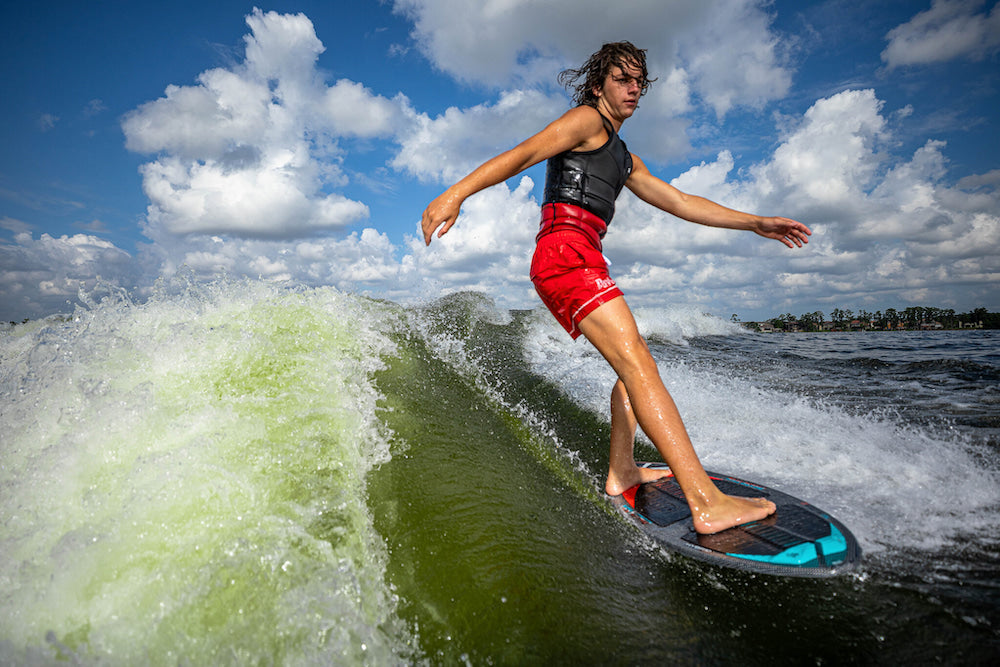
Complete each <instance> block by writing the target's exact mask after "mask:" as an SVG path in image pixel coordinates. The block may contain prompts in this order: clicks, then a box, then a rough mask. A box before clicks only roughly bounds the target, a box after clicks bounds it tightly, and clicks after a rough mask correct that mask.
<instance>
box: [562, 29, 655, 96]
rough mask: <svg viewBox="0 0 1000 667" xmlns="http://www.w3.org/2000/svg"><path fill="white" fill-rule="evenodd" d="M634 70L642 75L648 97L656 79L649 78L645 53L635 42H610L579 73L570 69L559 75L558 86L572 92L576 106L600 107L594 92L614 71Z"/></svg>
mask: <svg viewBox="0 0 1000 667" xmlns="http://www.w3.org/2000/svg"><path fill="white" fill-rule="evenodd" d="M630 65H632V66H635V67H636V68H637V69H639V70H640V71H642V91H641V92H640V93H639V95H640V96H642V95H645V94H646V91H648V90H649V86H650V84H651V83H653V81H656V79H650V78H649V72H648V71H647V70H646V49H640V48H637V47H636V46H635V45H634V44H632V42H611V43H609V44H605V45H604V46H602V47H601V49H600V51H597V52H596V53H594V54H593V55H591V56H590V58H588V59H587V62H585V63H584V64H583V66H582V67H580V68H579V69H567V70H563V71H562V72H560V73H559V83H560V84H561V85H563V86H565V87H566V89H567V90H572V93H573V102H574V103H575V104H577V105H582V104H586V105H588V106H596V105H597V96H596V95H594V88H600V87H601V86H603V85H604V80H605V79H606V78H607V77H608V73H609V72H611V68H612V67H615V66H617V67H621V68H623V69H624V68H625V67H628V66H630Z"/></svg>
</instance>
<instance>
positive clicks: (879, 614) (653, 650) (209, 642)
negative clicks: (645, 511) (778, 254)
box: [0, 280, 1000, 665]
mask: <svg viewBox="0 0 1000 667" xmlns="http://www.w3.org/2000/svg"><path fill="white" fill-rule="evenodd" d="M539 317H540V315H539V314H538V313H537V312H530V313H528V312H524V313H513V314H508V313H499V312H497V311H496V309H495V308H494V307H493V306H492V304H491V303H490V302H489V301H488V300H486V299H485V298H483V297H480V296H476V295H472V294H460V295H454V296H452V297H448V298H446V299H442V300H440V301H438V302H436V303H435V304H433V305H430V306H426V307H422V308H402V307H400V306H396V305H393V304H389V303H382V302H377V301H372V300H369V299H364V298H360V297H356V296H352V295H345V294H342V293H339V292H337V291H336V290H332V289H314V290H289V289H284V288H280V287H276V286H270V285H267V284H264V283H254V282H240V283H229V282H222V283H218V284H213V285H197V286H196V285H191V284H187V283H185V282H184V281H183V280H177V281H174V282H172V283H169V284H166V285H164V286H162V287H161V289H160V291H159V292H157V293H156V294H154V295H153V296H152V297H151V298H150V299H149V301H148V302H146V303H143V304H134V303H131V302H130V301H129V300H128V299H125V298H122V297H120V296H115V295H114V294H111V295H108V297H107V298H106V299H104V301H103V302H100V303H97V302H94V303H92V304H91V305H90V307H89V308H86V309H81V310H80V311H78V312H77V313H76V314H75V315H74V316H73V317H71V318H69V319H51V320H48V321H45V322H36V323H31V324H29V325H26V326H18V327H14V328H8V329H4V330H0V397H2V402H0V420H2V426H3V431H2V446H0V503H2V504H0V507H2V514H0V553H2V555H3V559H4V561H3V562H4V564H5V567H4V568H3V569H0V664H61V663H74V664H110V665H134V664H155V665H160V664H162V665H174V664H197V665H200V664H213V665H214V664H233V665H244V664H289V665H300V664H320V665H331V664H332V665H356V664H362V665H366V664H370V665H391V664H435V665H436V664H445V665H451V664H463V663H468V664H475V665H479V664H497V665H525V664H527V665H535V664H537V665H552V664H566V665H569V664H573V665H579V664H601V665H604V664H649V663H654V664H720V665H725V664H733V663H734V662H736V663H739V664H746V665H773V664H803V663H807V664H884V663H885V662H890V663H893V664H906V663H911V662H915V663H920V662H923V661H927V660H930V659H933V660H935V661H939V662H945V663H959V664H979V663H988V662H990V661H991V660H992V659H993V658H995V657H996V654H997V651H998V647H1000V641H998V638H997V636H996V633H995V630H994V625H993V620H992V619H993V618H994V617H995V612H996V609H995V607H994V606H992V604H991V602H990V600H991V599H992V598H990V597H989V594H988V593H989V590H990V589H989V588H988V586H986V585H985V584H983V583H982V582H983V581H988V580H989V577H990V575H989V572H990V570H989V567H990V566H989V564H988V559H986V560H984V559H983V556H982V555H981V554H986V555H987V556H988V554H989V553H991V552H990V551H989V550H990V549H994V548H995V547H994V546H991V543H989V542H988V540H987V541H984V542H983V543H982V544H978V545H974V546H973V547H970V550H969V553H970V554H972V555H971V556H969V557H968V558H967V559H966V560H961V559H956V560H954V561H951V562H952V563H953V564H954V565H951V566H949V567H952V568H964V569H961V572H966V573H968V574H969V576H973V577H976V578H977V579H976V581H977V582H978V583H976V585H975V586H973V587H970V588H969V589H968V591H969V592H966V590H965V589H964V588H963V587H962V586H960V585H958V584H956V583H954V582H955V581H959V583H961V580H960V579H959V580H956V579H955V578H954V577H952V578H942V575H943V574H949V573H946V572H944V571H943V570H940V571H939V570H935V569H934V568H935V567H937V563H938V562H939V561H940V554H937V553H936V552H935V551H933V548H921V547H920V544H919V541H915V542H911V543H910V544H909V546H895V545H892V544H890V546H889V547H885V546H883V545H880V544H876V546H881V549H871V550H870V552H866V561H865V564H864V566H863V568H862V570H861V571H860V572H859V573H858V574H857V575H852V576H848V577H842V578H838V579H833V580H820V581H812V580H802V579H781V578H774V577H767V576H759V575H753V574H750V573H744V572H737V571H730V570H724V569H718V568H713V567H711V566H709V565H705V564H701V563H697V562H693V561H690V560H686V559H683V558H680V557H676V556H670V555H668V554H665V553H664V552H662V551H661V550H660V549H658V548H656V547H655V546H653V545H651V544H649V543H648V542H647V541H646V540H645V539H644V538H643V537H642V535H641V534H639V533H638V531H636V530H634V528H632V527H631V525H630V524H628V523H627V522H626V521H625V520H623V519H622V518H621V517H619V516H618V515H616V514H615V513H614V512H613V511H612V510H611V509H610V507H609V505H608V503H607V502H606V501H605V498H604V497H603V495H602V494H601V493H599V489H600V488H601V481H602V479H603V475H604V473H605V470H606V466H607V455H608V454H607V440H608V425H607V423H606V417H605V415H606V411H605V406H604V401H605V400H606V399H605V398H604V396H605V394H606V392H607V390H608V389H609V388H610V385H609V384H608V383H606V382H605V379H606V378H605V377H604V376H603V375H601V373H603V372H604V371H603V370H599V369H601V368H602V367H601V365H600V364H598V363H596V362H599V360H595V359H592V358H591V356H592V355H591V356H587V355H588V353H587V352H586V351H585V350H583V351H580V350H581V349H582V348H575V347H574V348H571V347H567V345H568V343H567V342H566V340H565V337H564V336H563V335H562V334H561V332H558V331H557V330H554V327H553V328H552V329H553V330H554V334H552V336H553V337H551V338H549V336H550V334H549V333H548V332H549V329H547V328H545V327H548V326H549V323H547V321H546V323H545V324H544V326H542V327H541V328H539V323H540V320H539ZM682 324H684V325H685V326H695V327H697V326H701V325H700V324H699V321H698V320H692V321H686V322H682ZM556 334H558V335H556ZM657 345H659V344H654V351H657V352H656V353H658V354H659V353H660V352H659V351H658V350H659V348H658V347H657ZM661 347H662V346H661ZM664 349H666V348H664ZM667 352H670V350H667ZM547 354H552V355H557V357H558V355H562V356H561V357H558V361H559V362H560V364H554V365H553V366H552V367H551V368H550V369H549V370H547V371H545V372H539V371H538V370H537V369H536V367H537V363H535V364H534V365H533V364H532V363H529V362H528V361H526V360H527V359H529V358H533V357H534V358H541V359H543V360H544V359H545V358H546V355H547ZM669 370H670V372H671V375H670V377H669V381H670V382H671V383H673V384H674V385H676V384H677V383H680V390H681V391H679V392H678V394H679V395H680V396H681V400H682V401H688V404H687V405H686V406H683V411H684V412H685V414H688V415H691V418H692V419H691V422H690V423H691V425H692V429H693V430H695V431H696V432H698V433H699V434H701V435H702V437H701V438H700V440H701V442H703V443H704V447H703V449H702V451H704V452H706V455H707V456H710V457H713V459H714V460H719V457H720V456H726V455H728V456H731V457H734V458H732V459H730V462H731V463H732V464H733V466H732V471H733V472H741V470H742V468H741V467H740V466H739V464H740V463H741V462H742V458H741V457H743V456H752V455H753V449H752V448H750V447H747V448H745V449H742V450H740V449H734V448H733V447H732V446H729V447H728V448H720V447H713V446H714V445H715V443H714V442H713V441H712V440H711V439H708V438H705V437H704V434H706V433H711V432H712V428H713V427H714V428H719V429H730V430H737V431H739V432H747V431H753V429H755V428H756V425H754V424H751V423H750V422H748V421H747V420H746V419H744V418H743V417H741V416H740V415H744V414H751V415H758V414H760V411H761V409H762V408H764V407H766V406H767V405H770V403H771V402H772V401H771V398H770V395H768V394H766V393H761V392H757V390H753V391H748V390H747V385H745V384H741V383H740V382H739V380H738V378H736V379H734V378H733V377H729V376H727V377H726V378H724V381H720V380H718V379H716V380H714V381H713V379H712V378H711V376H708V375H706V374H705V373H704V371H702V370H699V369H688V368H686V367H685V366H684V365H683V364H675V365H673V366H671V367H670V368H669ZM578 376H579V377H583V378H587V381H588V382H589V381H590V379H593V382H592V383H591V384H586V383H584V382H581V381H579V380H577V379H576V378H577V377H578ZM591 385H592V386H591ZM605 385H607V386H605ZM753 386H756V385H753ZM578 387H583V390H582V391H583V394H582V396H583V398H582V399H581V395H576V396H573V397H571V396H569V395H568V394H567V393H566V392H567V389H576V388H578ZM671 390H672V391H674V388H673V386H672V388H671ZM699 391H702V392H704V393H703V394H699V393H698V392H699ZM720 393H721V394H722V401H721V404H720V405H715V404H713V403H712V402H713V401H716V400H717V398H716V396H715V394H720ZM692 396H694V397H698V396H701V399H700V402H701V403H704V404H706V405H705V407H702V405H701V404H699V402H692V399H691V397H692ZM593 406H596V407H593ZM730 406H731V407H732V409H730ZM803 409H806V410H808V411H807V412H806V415H807V417H809V419H806V420H803V421H802V423H803V424H806V425H807V426H804V427H802V428H801V429H799V430H797V431H796V430H793V431H792V432H791V433H790V434H786V435H788V436H789V437H788V438H787V439H788V442H787V444H785V443H783V441H782V440H780V439H778V438H775V440H774V442H773V443H772V444H771V447H770V449H769V450H768V453H767V455H768V458H769V459H770V460H777V461H780V460H782V458H781V457H784V460H785V461H790V462H792V463H790V464H788V465H794V466H795V475H794V476H796V477H804V476H806V475H810V474H814V475H817V476H818V479H825V477H824V476H825V475H826V470H827V468H825V467H824V466H825V463H824V462H823V461H818V463H817V465H818V466H819V467H818V468H817V469H815V470H813V469H811V468H810V467H809V464H808V462H807V461H804V459H803V457H804V456H805V454H804V453H803V450H802V448H801V445H800V439H804V438H812V439H813V440H814V441H815V440H816V439H817V436H816V435H815V432H814V431H813V430H810V429H815V428H817V427H815V426H812V425H811V424H813V423H816V424H818V425H819V427H821V428H828V429H830V430H832V431H835V432H837V431H838V429H841V428H844V429H846V430H847V432H851V433H858V432H860V433H863V434H866V435H870V434H872V433H875V434H878V435H880V436H885V435H886V434H887V433H888V432H887V431H886V430H885V429H884V428H883V427H884V424H883V423H882V422H870V421H866V420H865V419H861V418H858V417H856V416H854V415H850V414H841V413H835V412H831V411H829V410H828V409H827V408H826V407H825V406H820V407H817V408H808V407H807V408H803ZM727 410H728V412H729V414H728V416H727V414H726V413H727ZM792 428H793V429H794V428H795V427H792ZM866 429H867V431H866ZM770 430H773V429H769V431H770ZM888 435H889V438H890V439H891V437H893V436H892V435H891V433H888ZM860 440H861V442H860V443H853V442H848V443H847V444H846V446H848V447H851V448H853V449H852V451H851V452H850V454H851V456H852V457H857V458H858V459H860V460H862V461H865V460H875V461H880V460H881V459H878V458H876V459H871V458H868V459H866V458H865V456H866V452H867V451H868V450H867V449H866V448H868V447H869V445H867V444H866V442H874V441H876V439H875V438H871V437H866V438H861V439H860ZM840 446H841V444H840V443H839V442H837V443H836V447H840ZM943 446H945V447H947V446H948V443H944V444H943ZM814 451H815V450H814ZM834 451H835V452H836V451H839V449H835V450H834ZM958 454H959V452H958V450H957V449H956V448H954V447H952V448H951V454H950V455H951V457H952V460H956V461H959V462H961V461H962V460H963V459H960V458H958ZM879 455H881V454H879ZM637 456H638V457H639V458H655V457H656V454H655V452H653V451H652V450H651V449H650V447H649V446H648V445H644V444H642V443H641V442H640V443H639V446H638V449H637ZM968 465H971V466H973V468H972V470H973V473H975V472H976V470H977V469H976V468H975V467H974V466H976V465H978V464H977V463H976V462H975V461H973V462H972V463H971V464H968ZM727 469H728V467H727ZM916 472H917V473H922V472H923V471H922V470H917V471H916ZM920 477H921V478H923V477H924V476H923V475H920ZM968 486H969V487H970V488H974V485H973V484H971V483H970V484H968ZM989 486H990V485H988V484H986V485H984V488H987V490H988V489H989ZM846 488H847V489H850V488H852V487H846ZM903 488H904V490H905V487H903ZM837 489H838V487H834V494H833V496H832V497H833V498H834V499H835V500H837V502H839V503H841V504H842V506H845V507H848V508H851V509H854V510H855V514H854V517H855V519H858V518H861V519H863V520H864V521H863V522H861V525H860V526H858V525H857V524H854V525H852V527H860V528H861V529H862V531H861V532H859V539H861V540H862V546H863V547H868V546H869V545H871V544H872V543H873V541H874V540H873V537H872V536H873V535H874V536H877V537H878V538H879V539H883V540H891V539H895V540H902V539H903V538H906V537H907V534H905V533H900V532H899V531H897V532H896V533H894V532H893V525H895V524H896V523H897V522H899V521H901V520H903V521H909V518H908V517H907V516H906V515H905V514H903V512H902V511H901V509H900V507H899V504H898V503H897V504H895V505H894V504H893V502H892V499H891V498H890V497H889V494H888V493H887V492H886V493H884V494H883V495H884V496H885V499H883V498H882V496H880V495H879V493H882V492H881V491H879V490H878V489H873V490H872V492H871V493H870V494H869V496H868V498H869V503H868V504H869V505H870V506H871V509H869V508H868V507H867V506H866V507H862V508H861V509H860V510H857V509H856V503H852V502H851V493H852V492H851V491H850V490H848V491H843V492H841V495H843V496H844V497H841V498H838V497H837V496H836V493H837ZM806 490H809V489H806ZM796 495H799V494H796ZM897 495H898V494H897ZM804 497H805V496H804ZM817 504H819V505H820V506H823V507H826V503H825V502H818V503H817ZM980 511H986V510H980ZM837 513H838V514H840V510H839V509H838V510H837ZM907 525H910V526H912V525H916V524H915V522H913V521H910V523H909V524H907ZM908 530H909V531H910V532H912V531H913V529H912V528H910V529H908ZM885 536H888V537H885ZM917 539H918V540H919V539H921V538H919V535H918V538H917ZM866 540H867V541H866ZM949 544H951V543H949ZM977 549H978V551H976V550H977ZM928 554H929V555H928ZM977 554H980V555H977ZM928 563H930V564H928ZM984 563H985V564H984ZM940 581H943V583H939V582H940ZM956 591H957V592H956Z"/></svg>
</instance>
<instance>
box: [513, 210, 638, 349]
mask: <svg viewBox="0 0 1000 667" xmlns="http://www.w3.org/2000/svg"><path fill="white" fill-rule="evenodd" d="M552 206H554V207H556V208H554V209H550V208H549V207H552ZM546 209H548V210H546ZM567 212H569V213H570V214H571V215H569V216H565V215H560V214H561V213H567ZM542 213H543V217H542V230H541V231H540V232H539V234H538V241H537V245H536V246H535V255H534V257H532V259H531V282H533V283H534V284H535V291H537V292H538V296H540V297H541V299H542V302H543V303H544V304H545V305H546V307H548V309H549V311H551V312H552V314H553V315H554V316H555V318H556V320H558V321H559V324H561V325H562V326H563V328H564V329H566V331H567V332H568V333H569V335H570V336H572V337H573V338H574V339H576V338H578V337H579V336H580V329H579V328H578V325H579V323H580V322H581V321H582V320H583V318H585V317H586V316H587V315H589V314H590V313H592V312H594V310H595V309H596V308H597V307H598V306H600V305H602V304H605V303H607V302H608V301H611V300H612V299H616V298H618V297H620V296H623V295H622V291H621V290H620V289H618V286H617V285H616V284H615V281H614V280H612V279H611V277H610V276H609V275H608V265H607V262H606V261H605V260H604V255H602V254H601V242H600V236H599V234H598V233H595V230H594V229H593V226H594V225H595V223H594V222H593V220H596V221H597V224H599V225H600V231H603V229H604V228H606V225H605V224H604V221H603V220H601V219H600V218H597V217H596V216H593V215H591V214H589V213H587V212H586V211H583V210H582V209H579V208H577V207H575V206H568V205H565V204H555V205H552V204H547V205H546V206H545V207H543V210H542ZM581 214H582V215H581ZM587 217H589V218H593V220H589V219H586V218H587ZM582 218H583V222H584V223H585V224H586V225H591V227H590V228H588V227H587V226H585V225H581V224H580V223H581V219H582Z"/></svg>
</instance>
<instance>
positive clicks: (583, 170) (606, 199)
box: [544, 115, 632, 223]
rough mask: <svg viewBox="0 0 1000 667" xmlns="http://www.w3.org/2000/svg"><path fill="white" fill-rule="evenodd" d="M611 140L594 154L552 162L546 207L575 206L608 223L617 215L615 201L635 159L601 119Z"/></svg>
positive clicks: (566, 154)
mask: <svg viewBox="0 0 1000 667" xmlns="http://www.w3.org/2000/svg"><path fill="white" fill-rule="evenodd" d="M601 120H602V121H604V129H606V130H607V131H608V140H607V141H606V142H605V143H604V145H603V146H601V147H600V148H597V149H595V150H592V151H566V152H564V153H560V154H559V155H555V156H553V157H551V158H549V161H548V166H547V168H546V172H545V201H544V203H545V204H574V205H576V206H579V207H580V208H583V209H584V210H587V211H590V212H591V213H593V214H594V215H596V216H597V217H599V218H601V219H602V220H604V222H606V223H610V222H611V218H612V217H613V216H614V214H615V200H616V199H617V198H618V194H619V193H620V192H621V191H622V188H623V187H624V186H625V181H627V180H628V177H629V174H631V173H632V155H631V154H630V153H629V152H628V148H627V147H626V146H625V142H624V141H622V140H621V138H620V137H619V136H618V133H617V132H615V130H614V128H613V127H612V125H611V121H609V120H608V119H607V118H605V117H604V116H603V115H601Z"/></svg>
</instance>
